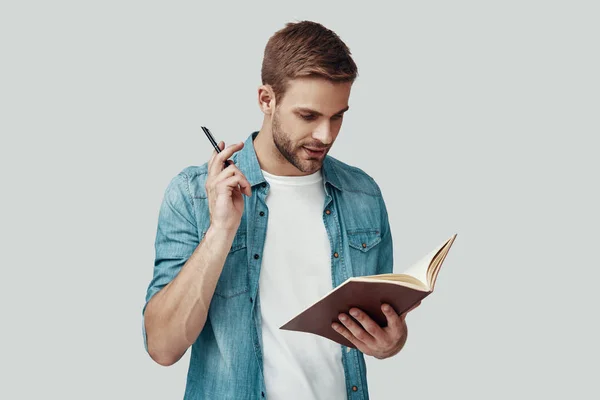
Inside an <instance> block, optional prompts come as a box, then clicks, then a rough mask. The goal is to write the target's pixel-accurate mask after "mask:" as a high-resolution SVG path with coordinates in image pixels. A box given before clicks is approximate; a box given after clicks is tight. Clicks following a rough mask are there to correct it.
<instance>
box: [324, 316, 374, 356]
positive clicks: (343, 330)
mask: <svg viewBox="0 0 600 400" xmlns="http://www.w3.org/2000/svg"><path fill="white" fill-rule="evenodd" d="M331 327H332V328H333V330H335V331H336V332H337V333H339V334H340V335H342V336H343V337H345V338H346V339H348V341H349V342H350V343H352V344H353V345H354V346H355V347H356V348H357V349H358V350H360V351H361V352H363V353H365V354H367V353H368V352H369V350H368V348H367V346H366V345H365V344H364V343H362V342H361V341H360V340H358V339H357V338H356V337H354V335H353V334H352V333H351V332H350V331H349V330H348V329H347V328H346V327H345V326H344V325H342V324H339V323H337V322H334V323H332V324H331Z"/></svg>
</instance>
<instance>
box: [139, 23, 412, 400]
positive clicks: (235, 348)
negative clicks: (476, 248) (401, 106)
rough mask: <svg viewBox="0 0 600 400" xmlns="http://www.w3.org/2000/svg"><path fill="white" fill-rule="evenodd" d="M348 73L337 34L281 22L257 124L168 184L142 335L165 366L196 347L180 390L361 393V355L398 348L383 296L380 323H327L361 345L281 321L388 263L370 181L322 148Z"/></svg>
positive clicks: (231, 394)
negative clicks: (349, 280) (257, 128)
mask: <svg viewBox="0 0 600 400" xmlns="http://www.w3.org/2000/svg"><path fill="white" fill-rule="evenodd" d="M356 76H357V67H356V65H355V63H354V61H353V60H352V58H351V53H350V51H349V49H348V47H347V46H346V45H345V44H344V43H343V42H342V41H341V39H340V38H339V37H338V36H337V35H336V34H335V33H334V32H332V31H330V30H328V29H326V28H325V27H323V26H322V25H320V24H317V23H314V22H310V21H303V22H299V23H288V24H287V25H286V26H285V28H283V29H281V30H280V31H278V32H276V33H275V35H273V37H271V38H270V39H269V41H268V43H267V46H266V49H265V53H264V59H263V65H262V83H263V85H262V86H260V87H259V89H258V103H259V106H260V109H261V111H262V112H263V113H264V120H263V124H262V127H261V129H260V131H258V132H253V133H252V134H251V135H250V136H249V137H248V138H247V139H246V141H245V142H243V143H237V144H233V145H230V146H228V147H225V145H224V143H222V142H221V143H219V146H220V149H221V150H222V151H221V152H220V153H217V152H216V151H214V152H213V154H212V157H211V158H210V160H209V161H208V162H207V163H205V164H203V165H202V166H200V167H193V166H192V167H188V168H185V169H184V170H183V171H182V172H181V173H179V174H178V175H177V176H176V177H175V178H173V180H172V181H171V182H170V184H169V186H168V188H167V189H166V191H165V196H164V200H163V203H162V205H161V209H160V215H159V221H158V229H157V235H156V243H155V247H156V261H155V267H154V277H153V279H152V281H151V283H150V285H149V287H148V292H147V296H146V305H145V306H144V310H143V312H142V313H143V326H144V341H145V345H146V349H147V351H148V352H149V354H150V356H151V357H152V359H154V360H155V361H156V362H157V363H159V364H161V365H171V364H173V363H175V362H177V361H178V360H179V359H180V358H181V357H182V355H183V354H184V353H185V352H186V351H187V349H188V348H189V347H190V346H191V352H192V353H191V358H190V365H189V370H188V378H187V386H186V392H185V398H186V399H236V400H239V399H261V398H267V397H268V398H269V399H328V400H329V399H346V398H348V399H368V387H367V381H366V367H365V361H364V354H367V355H370V356H374V357H376V358H379V359H383V358H387V357H390V356H392V355H394V354H396V353H398V352H399V351H400V350H401V349H402V347H403V345H404V343H405V341H406V337H407V330H406V323H405V321H404V318H405V314H404V315H398V314H396V312H395V311H394V310H393V309H391V308H389V307H387V305H382V309H383V311H384V313H385V314H386V315H387V318H388V325H387V326H386V327H384V328H382V327H380V326H379V325H377V324H376V323H375V322H374V321H372V320H371V319H370V318H369V317H368V316H367V315H366V314H364V313H363V312H362V311H361V310H357V309H351V310H348V313H343V314H341V315H340V317H339V320H340V322H339V323H335V324H333V325H332V328H333V329H336V330H337V332H338V333H339V334H340V335H343V336H344V337H346V338H347V339H348V340H350V341H351V342H352V343H353V344H355V345H356V347H357V349H350V348H346V347H345V346H340V345H339V344H337V343H335V342H333V341H330V340H328V339H325V338H323V337H320V336H317V335H312V334H307V333H302V332H292V331H285V330H280V329H279V327H280V326H281V325H283V323H285V322H287V321H288V320H289V319H290V318H291V317H293V316H294V315H296V314H297V313H298V312H300V311H302V310H303V309H305V308H306V307H307V306H308V305H310V304H312V303H313V302H314V301H315V300H317V299H319V298H320V297H322V296H323V295H324V294H326V293H327V292H329V291H330V290H331V289H332V288H333V287H336V286H338V285H339V284H341V283H342V282H344V280H346V279H347V278H349V277H351V276H362V275H372V274H380V273H390V272H392V264H393V259H392V236H391V232H390V227H389V222H388V215H387V211H386V207H385V204H384V201H383V198H382V195H381V192H380V190H379V187H378V185H377V184H376V183H375V181H374V180H373V179H372V178H371V177H370V176H368V175H367V174H366V173H365V172H363V171H362V170H360V169H358V168H355V167H351V166H349V165H347V164H344V163H342V162H341V161H338V160H336V159H334V158H333V157H331V156H329V155H327V153H328V152H329V150H330V148H331V146H332V145H333V143H334V141H335V139H336V137H337V135H338V133H339V131H340V128H341V125H342V119H343V115H344V112H346V111H347V110H348V108H349V107H348V99H349V97H350V89H351V86H352V84H353V82H354V80H355V78H356ZM230 157H232V161H233V164H232V165H229V166H227V167H226V168H225V167H224V162H225V161H226V160H228V159H229V158H230ZM354 312H357V314H356V315H354ZM348 314H352V315H353V318H350V317H349V315H348Z"/></svg>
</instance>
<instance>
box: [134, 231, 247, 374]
mask: <svg viewBox="0 0 600 400" xmlns="http://www.w3.org/2000/svg"><path fill="white" fill-rule="evenodd" d="M234 235H235V232H227V231H221V230H216V229H211V228H209V229H208V231H207V232H206V235H205V236H204V238H203V240H202V242H201V243H200V244H199V245H198V246H197V247H196V249H195V250H194V252H193V253H192V255H191V256H190V258H189V259H188V260H187V262H186V263H185V264H184V265H183V267H182V268H181V271H180V272H179V274H178V275H177V276H176V277H175V278H174V279H173V280H172V281H171V282H170V283H169V284H168V285H166V286H165V287H164V288H163V289H161V290H160V291H159V292H158V293H156V294H155V295H154V296H153V297H152V299H150V301H149V303H148V305H147V307H146V311H145V313H144V321H145V325H146V335H147V340H148V352H149V354H150V356H151V357H152V359H154V360H155V361H156V362H157V363H159V364H161V365H171V364H174V363H175V362H177V360H179V359H180V358H181V356H183V354H184V353H185V351H186V350H187V349H188V347H190V346H191V345H192V343H194V341H195V340H196V338H197V337H198V335H199V334H200V331H201V330H202V328H203V327H204V324H205V323H206V319H207V316H208V309H209V306H210V302H211V299H212V296H213V294H214V291H215V287H216V285H217V282H218V280H219V276H220V275H221V271H222V269H223V265H224V263H225V259H226V258H227V254H228V252H229V249H230V247H231V243H232V242H233V237H234Z"/></svg>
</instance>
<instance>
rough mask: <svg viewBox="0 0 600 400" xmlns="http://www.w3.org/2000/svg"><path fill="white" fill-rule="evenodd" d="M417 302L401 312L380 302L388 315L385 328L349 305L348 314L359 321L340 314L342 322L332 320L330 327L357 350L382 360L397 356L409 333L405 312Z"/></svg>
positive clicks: (413, 307) (412, 308) (416, 305)
mask: <svg viewBox="0 0 600 400" xmlns="http://www.w3.org/2000/svg"><path fill="white" fill-rule="evenodd" d="M419 304H421V302H420V301H419V302H418V303H417V304H415V305H414V306H412V307H411V308H410V309H409V310H407V311H406V312H404V313H402V314H400V315H398V314H397V313H396V311H395V310H394V309H393V308H392V306H391V305H389V304H382V305H381V310H382V311H383V313H384V314H385V316H386V318H387V326H386V327H385V328H382V327H380V326H379V324H377V322H375V321H373V320H372V319H371V318H370V317H369V316H368V315H367V314H365V313H364V312H363V311H362V310H360V309H358V308H351V309H350V310H349V311H350V315H352V317H353V318H354V319H356V320H357V321H358V322H360V324H357V323H356V322H355V321H353V320H352V318H350V317H349V316H348V315H347V314H344V313H342V314H340V315H339V316H338V318H339V320H340V321H341V322H342V324H343V325H341V324H339V323H337V322H334V323H333V324H332V325H331V326H332V328H333V329H335V330H336V331H337V332H338V333H339V334H341V335H342V336H344V337H345V338H346V339H348V340H349V341H350V342H351V343H352V344H353V345H355V346H356V348H357V349H358V350H360V351H361V352H363V353H364V354H366V355H369V356H373V357H375V358H378V359H380V360H381V359H384V358H388V357H391V356H393V355H396V354H398V353H399V352H400V350H402V348H403V347H404V344H405V343H406V339H407V335H408V329H407V327H406V321H405V319H406V314H408V313H409V312H410V311H412V310H414V309H415V308H416V307H418V306H419ZM361 325H362V326H361Z"/></svg>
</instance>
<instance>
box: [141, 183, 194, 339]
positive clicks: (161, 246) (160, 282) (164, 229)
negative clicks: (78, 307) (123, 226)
mask: <svg viewBox="0 0 600 400" xmlns="http://www.w3.org/2000/svg"><path fill="white" fill-rule="evenodd" d="M198 243H199V239H198V229H197V225H196V217H195V215H194V203H193V198H192V196H191V194H190V190H189V177H188V176H187V175H186V174H185V173H183V172H181V173H179V174H178V175H177V176H175V177H174V178H173V179H172V180H171V182H170V183H169V185H168V186H167V189H166V190H165V192H164V197H163V200H162V203H161V206H160V211H159V216H158V227H157V230H156V240H155V242H154V248H155V259H154V274H153V277H152V280H151V281H150V284H149V285H148V289H147V291H146V302H145V304H144V307H143V309H142V335H143V340H144V347H145V349H146V351H148V340H147V336H146V325H145V322H144V313H145V311H146V306H147V305H148V302H149V301H150V299H151V298H152V296H154V295H155V294H156V293H157V292H158V291H160V290H161V289H162V288H163V287H165V286H166V285H167V284H168V283H169V282H171V280H173V278H175V277H176V276H177V274H178V273H179V271H180V270H181V267H183V265H184V264H185V262H186V261H187V260H188V258H189V257H190V256H191V255H192V253H193V252H194V250H195V248H196V247H197V246H198Z"/></svg>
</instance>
